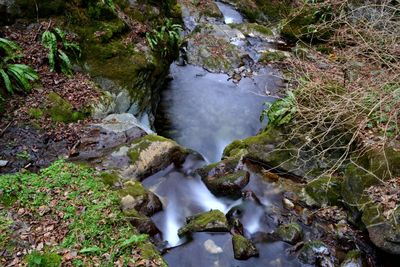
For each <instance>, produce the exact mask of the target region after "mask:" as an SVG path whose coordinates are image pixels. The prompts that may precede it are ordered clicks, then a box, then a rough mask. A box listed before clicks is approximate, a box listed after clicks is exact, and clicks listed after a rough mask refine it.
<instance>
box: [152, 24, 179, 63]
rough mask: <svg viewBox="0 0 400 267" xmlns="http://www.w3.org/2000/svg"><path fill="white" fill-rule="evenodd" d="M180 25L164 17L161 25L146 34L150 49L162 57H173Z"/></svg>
mask: <svg viewBox="0 0 400 267" xmlns="http://www.w3.org/2000/svg"><path fill="white" fill-rule="evenodd" d="M181 31H182V26H181V25H179V24H174V23H173V22H172V21H171V20H170V19H166V21H165V23H164V25H163V26H160V27H158V29H157V30H153V31H152V32H150V33H147V34H146V38H147V42H148V43H149V45H150V47H151V49H152V50H153V51H155V52H156V53H159V54H160V55H161V56H162V57H164V58H171V59H172V58H173V57H174V56H175V55H176V51H177V50H178V48H179V45H180V42H181V37H180V32H181Z"/></svg>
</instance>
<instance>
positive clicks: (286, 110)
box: [260, 91, 297, 126]
mask: <svg viewBox="0 0 400 267" xmlns="http://www.w3.org/2000/svg"><path fill="white" fill-rule="evenodd" d="M264 105H265V106H266V107H265V109H264V110H263V111H262V113H261V116H260V121H263V120H264V119H265V117H267V118H268V121H269V124H271V125H274V126H279V125H282V124H286V123H288V122H290V121H291V120H292V119H293V117H294V114H295V113H296V112H297V104H296V97H295V95H294V94H293V92H291V91H288V95H287V96H286V97H285V98H282V99H279V100H277V101H275V102H274V103H273V104H271V103H268V102H266V103H265V104H264Z"/></svg>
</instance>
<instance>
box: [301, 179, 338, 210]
mask: <svg viewBox="0 0 400 267" xmlns="http://www.w3.org/2000/svg"><path fill="white" fill-rule="evenodd" d="M341 186H342V183H341V181H340V180H339V178H336V177H330V176H324V177H320V178H317V179H314V180H312V181H311V182H309V183H308V184H307V185H306V187H305V192H306V193H307V194H308V195H309V196H310V197H311V198H312V199H313V200H314V201H315V203H317V204H318V205H337V204H339V203H340V201H339V199H340V198H341Z"/></svg>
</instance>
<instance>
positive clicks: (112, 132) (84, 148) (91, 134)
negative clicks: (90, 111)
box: [71, 113, 146, 160]
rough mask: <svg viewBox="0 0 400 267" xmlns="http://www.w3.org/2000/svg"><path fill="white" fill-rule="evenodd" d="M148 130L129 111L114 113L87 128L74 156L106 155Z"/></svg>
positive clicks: (90, 157)
mask: <svg viewBox="0 0 400 267" xmlns="http://www.w3.org/2000/svg"><path fill="white" fill-rule="evenodd" d="M145 134H146V132H145V131H144V130H143V129H142V128H141V127H140V124H139V122H138V121H137V119H136V118H135V117H134V116H133V115H132V114H128V113H124V114H112V115H109V116H107V117H106V118H105V119H103V120H102V122H101V123H98V124H93V125H90V126H88V127H87V128H86V129H85V134H83V136H84V137H83V138H82V139H81V140H80V144H79V145H78V146H77V148H76V151H75V152H74V153H73V154H72V155H71V156H72V158H75V159H79V160H82V159H84V160H90V159H95V158H100V157H102V156H104V155H105V154H106V153H107V152H108V151H109V150H110V149H112V148H115V147H118V146H120V145H122V144H125V143H129V142H132V141H133V140H135V139H137V138H139V137H142V136H144V135H145Z"/></svg>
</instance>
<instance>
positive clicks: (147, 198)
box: [118, 181, 162, 216]
mask: <svg viewBox="0 0 400 267" xmlns="http://www.w3.org/2000/svg"><path fill="white" fill-rule="evenodd" d="M118 194H119V195H120V197H121V208H122V211H129V210H132V209H135V210H137V211H138V212H139V213H141V214H144V215H146V216H152V215H153V214H155V213H156V212H158V211H160V210H162V203H161V201H160V199H159V198H158V197H157V196H156V195H155V194H154V193H153V192H151V191H149V190H147V189H146V188H144V187H143V185H142V184H141V183H140V182H138V181H128V182H126V183H125V184H124V187H123V188H122V189H120V190H119V191H118Z"/></svg>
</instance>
